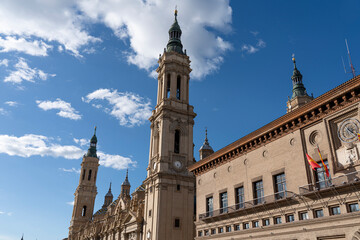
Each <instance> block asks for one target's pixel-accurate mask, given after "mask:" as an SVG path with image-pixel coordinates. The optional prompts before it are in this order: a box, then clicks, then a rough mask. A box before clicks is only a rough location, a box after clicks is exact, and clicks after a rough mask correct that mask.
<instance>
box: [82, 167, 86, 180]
mask: <svg viewBox="0 0 360 240" xmlns="http://www.w3.org/2000/svg"><path fill="white" fill-rule="evenodd" d="M85 173H86V169H84V171H83V175H82V180H84V179H85Z"/></svg>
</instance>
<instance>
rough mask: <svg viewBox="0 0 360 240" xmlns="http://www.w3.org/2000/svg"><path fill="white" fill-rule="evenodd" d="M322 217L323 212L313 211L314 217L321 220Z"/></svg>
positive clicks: (320, 210) (319, 210)
mask: <svg viewBox="0 0 360 240" xmlns="http://www.w3.org/2000/svg"><path fill="white" fill-rule="evenodd" d="M323 216H324V211H323V210H322V209H317V210H314V217H315V218H321V217H323Z"/></svg>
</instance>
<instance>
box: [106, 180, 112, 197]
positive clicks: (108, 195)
mask: <svg viewBox="0 0 360 240" xmlns="http://www.w3.org/2000/svg"><path fill="white" fill-rule="evenodd" d="M105 197H113V195H112V192H111V182H110V187H109V191H108V192H107V194H106V195H105Z"/></svg>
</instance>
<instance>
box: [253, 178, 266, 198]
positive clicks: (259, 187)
mask: <svg viewBox="0 0 360 240" xmlns="http://www.w3.org/2000/svg"><path fill="white" fill-rule="evenodd" d="M253 188H254V204H259V203H262V202H263V201H264V188H263V181H262V180H260V181H257V182H254V183H253Z"/></svg>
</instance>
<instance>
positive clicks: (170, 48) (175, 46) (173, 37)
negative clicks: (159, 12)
mask: <svg viewBox="0 0 360 240" xmlns="http://www.w3.org/2000/svg"><path fill="white" fill-rule="evenodd" d="M177 14H178V11H177V7H176V8H175V13H174V16H175V21H174V23H173V24H172V25H171V27H170V29H169V41H168V44H167V46H166V51H167V52H177V53H180V54H184V53H183V50H182V48H183V45H182V44H181V33H182V32H181V28H180V26H179V23H178V21H177Z"/></svg>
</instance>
